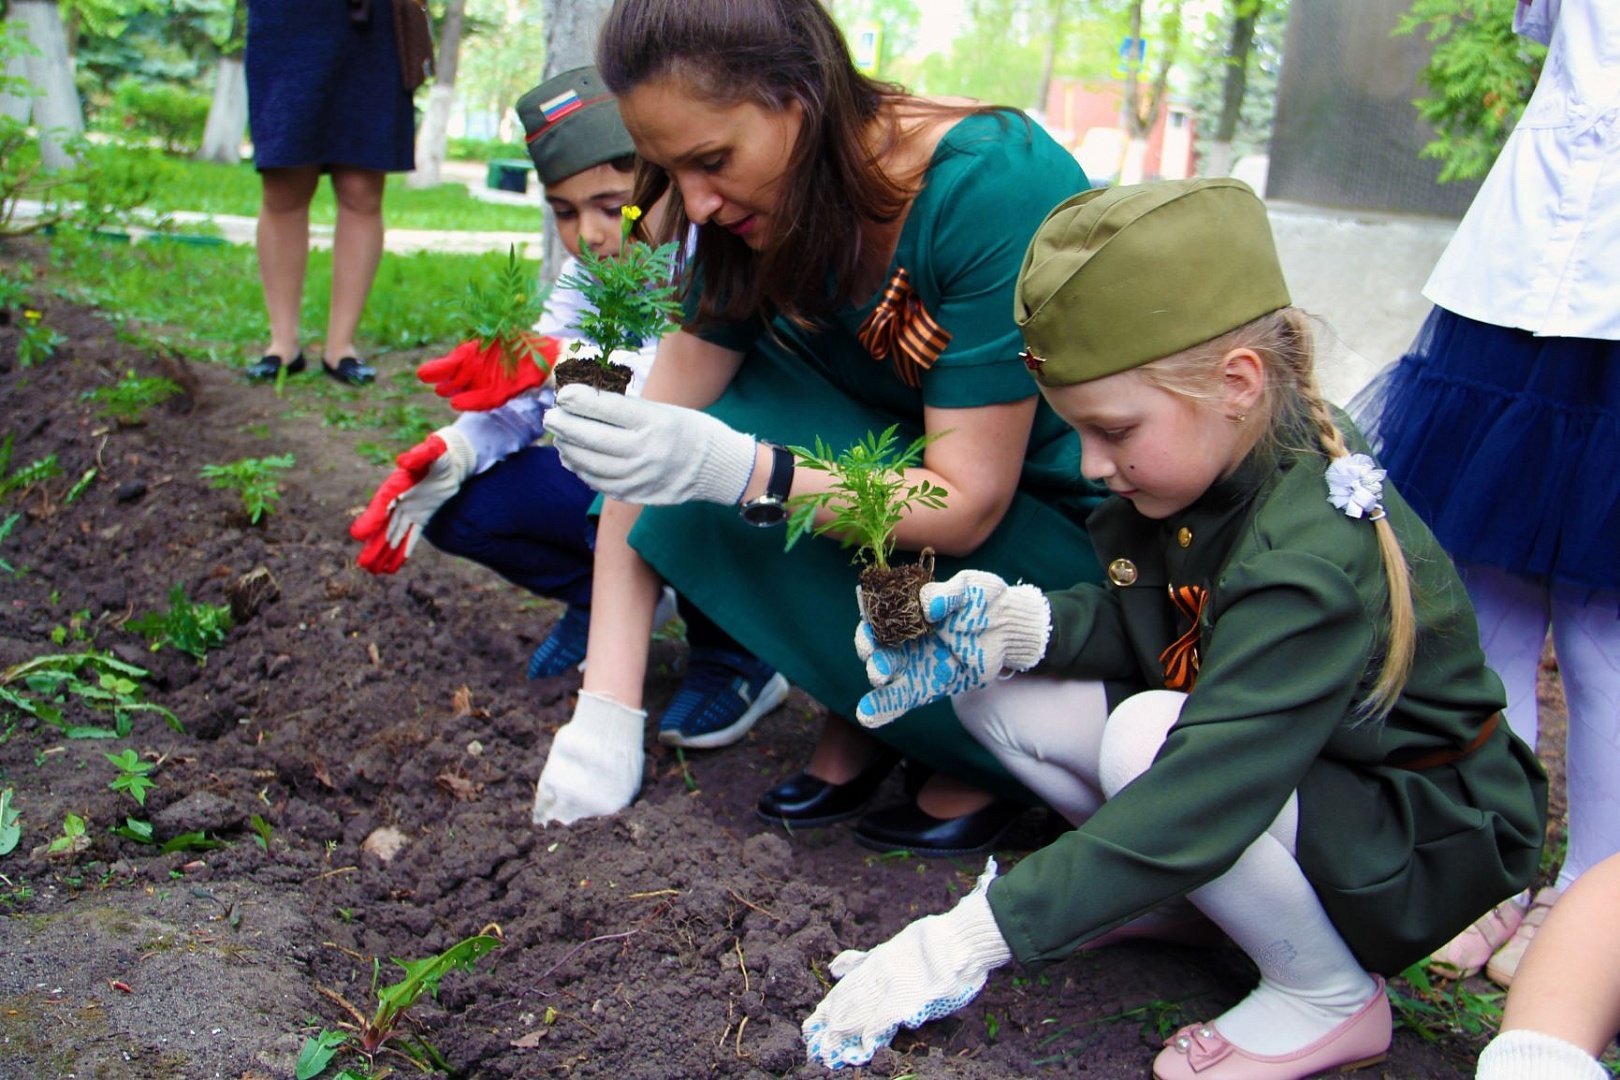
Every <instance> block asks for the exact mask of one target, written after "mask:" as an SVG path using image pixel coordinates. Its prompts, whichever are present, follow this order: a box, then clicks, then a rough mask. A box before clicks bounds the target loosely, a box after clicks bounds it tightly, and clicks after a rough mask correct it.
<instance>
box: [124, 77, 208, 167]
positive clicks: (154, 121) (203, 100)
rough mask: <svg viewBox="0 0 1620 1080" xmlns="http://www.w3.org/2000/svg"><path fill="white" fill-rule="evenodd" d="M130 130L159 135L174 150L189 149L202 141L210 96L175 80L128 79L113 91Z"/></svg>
mask: <svg viewBox="0 0 1620 1080" xmlns="http://www.w3.org/2000/svg"><path fill="white" fill-rule="evenodd" d="M113 101H114V107H115V108H116V109H117V110H118V112H119V113H120V114H121V116H122V119H123V124H124V128H125V130H126V131H129V132H132V133H135V134H139V135H147V136H151V137H153V138H156V139H158V140H159V141H160V142H161V143H162V144H163V149H164V150H166V151H168V152H169V153H171V154H178V153H189V152H190V151H192V150H195V149H196V148H197V147H198V146H199V145H200V144H201V143H202V135H203V127H204V126H205V125H206V124H207V123H208V106H209V100H208V96H207V95H206V94H198V93H195V92H193V91H191V90H187V89H185V88H183V87H179V86H175V85H173V84H172V83H142V82H140V81H139V80H137V79H125V80H124V81H123V82H121V83H119V84H118V88H117V90H115V91H114V93H113Z"/></svg>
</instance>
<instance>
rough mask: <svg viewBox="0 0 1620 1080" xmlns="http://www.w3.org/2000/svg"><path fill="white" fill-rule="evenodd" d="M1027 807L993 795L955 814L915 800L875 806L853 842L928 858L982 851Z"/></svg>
mask: <svg viewBox="0 0 1620 1080" xmlns="http://www.w3.org/2000/svg"><path fill="white" fill-rule="evenodd" d="M1025 809H1026V807H1025V806H1024V805H1023V804H1022V803H1018V802H1014V801H1013V800H1011V799H996V800H995V801H993V802H991V803H990V804H989V805H987V806H985V807H983V808H982V809H979V810H975V811H973V812H972V813H971V814H963V815H962V816H961V817H955V818H937V817H935V816H934V815H932V814H930V813H928V812H927V811H925V810H923V809H922V807H920V806H918V805H917V804H916V803H914V802H909V803H902V804H901V805H899V806H891V807H889V808H888V809H886V810H874V811H872V813H870V814H867V815H866V816H865V817H863V818H861V820H860V824H858V825H856V826H855V842H856V843H857V844H860V845H861V846H862V847H869V848H871V849H872V850H874V851H905V852H909V853H911V854H912V855H921V856H923V857H924V858H930V859H946V858H955V857H957V856H962V855H982V854H983V853H984V852H986V851H989V850H990V849H992V848H994V847H995V846H996V842H997V841H998V840H1000V839H1001V837H1002V834H1003V833H1005V832H1006V831H1007V830H1008V829H1009V828H1010V827H1011V826H1012V823H1013V822H1014V821H1017V820H1018V818H1019V816H1020V815H1022V814H1023V812H1024V810H1025Z"/></svg>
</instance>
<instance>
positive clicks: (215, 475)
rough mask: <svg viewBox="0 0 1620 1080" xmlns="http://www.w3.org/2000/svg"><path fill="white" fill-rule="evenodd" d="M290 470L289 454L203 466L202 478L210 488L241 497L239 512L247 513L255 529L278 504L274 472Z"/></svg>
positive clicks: (278, 493) (291, 462) (278, 492)
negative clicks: (234, 493)
mask: <svg viewBox="0 0 1620 1080" xmlns="http://www.w3.org/2000/svg"><path fill="white" fill-rule="evenodd" d="M292 467H293V456H292V455H291V454H277V455H275V456H272V457H263V458H242V459H241V460H239V461H233V462H231V463H230V464H228V465H204V466H203V467H202V478H203V479H204V480H207V481H208V483H209V486H210V487H215V488H220V489H222V490H225V491H234V492H236V493H237V494H238V495H239V496H241V499H242V509H243V510H244V511H246V512H247V516H248V521H250V522H252V523H253V524H255V525H257V524H258V523H259V519H260V518H262V517H264V515H265V514H268V513H269V512H270V510H271V508H273V507H274V506H275V505H276V503H278V502H280V501H281V488H280V487H278V486H277V484H276V477H275V474H276V472H277V471H279V470H282V469H290V468H292Z"/></svg>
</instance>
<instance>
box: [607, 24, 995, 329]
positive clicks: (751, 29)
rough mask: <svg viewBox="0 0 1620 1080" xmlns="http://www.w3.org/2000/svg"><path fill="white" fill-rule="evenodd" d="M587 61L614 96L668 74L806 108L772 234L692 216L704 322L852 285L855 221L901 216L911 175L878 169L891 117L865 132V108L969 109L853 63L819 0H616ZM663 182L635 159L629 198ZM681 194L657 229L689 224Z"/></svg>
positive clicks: (857, 238) (747, 98) (802, 314)
mask: <svg viewBox="0 0 1620 1080" xmlns="http://www.w3.org/2000/svg"><path fill="white" fill-rule="evenodd" d="M596 63H597V67H598V69H600V71H601V72H602V80H603V82H605V83H606V84H607V86H608V88H609V89H610V90H612V91H613V92H614V93H615V94H617V95H620V96H623V95H625V94H627V93H630V92H631V91H633V90H635V89H636V88H637V87H639V86H641V85H642V84H643V83H645V82H647V81H648V80H650V79H654V78H659V77H663V76H673V77H674V78H676V79H678V80H679V81H680V82H681V83H682V84H683V86H684V87H686V88H687V89H688V90H690V91H691V92H692V93H694V94H696V95H698V96H699V97H701V98H702V99H703V100H705V101H707V102H709V103H711V104H714V105H718V106H729V105H735V104H739V103H742V102H751V103H753V104H756V105H759V106H760V107H762V108H765V109H768V110H772V111H778V110H782V109H785V108H787V106H788V105H789V103H790V102H797V103H798V105H799V107H800V108H801V109H802V110H803V118H804V120H803V126H802V128H801V129H800V134H799V140H798V145H796V146H795V147H794V148H793V153H792V155H791V158H790V160H789V163H788V166H787V174H786V182H785V183H784V184H783V186H782V196H781V198H782V202H781V205H779V206H778V207H776V208H775V211H774V213H773V218H774V219H775V220H776V221H777V222H779V223H780V224H779V226H778V227H779V229H780V230H781V232H779V233H778V234H777V235H774V236H772V237H771V242H770V246H769V248H767V249H766V250H763V251H758V252H756V251H753V250H751V249H750V248H749V247H748V246H747V245H746V244H744V243H743V242H742V240H740V239H738V238H737V237H735V236H733V235H731V234H730V233H728V232H726V231H725V230H724V229H720V228H701V229H699V230H698V241H697V250H696V256H695V258H696V262H697V264H698V265H700V266H701V267H702V268H703V291H702V296H701V299H700V301H699V305H698V308H697V311H696V318H695V320H694V322H696V323H699V324H701V323H703V322H705V321H709V320H726V321H734V320H740V319H746V318H751V317H753V316H756V315H760V314H762V313H767V312H771V313H780V314H783V315H786V316H787V317H789V318H791V319H793V320H795V321H796V322H800V323H806V322H808V321H810V320H813V319H814V318H815V317H816V316H818V315H822V314H825V313H826V312H828V311H829V310H831V309H832V308H833V307H834V306H835V305H836V304H837V303H838V302H840V301H841V300H844V299H848V298H849V294H850V291H851V288H852V283H853V281H854V280H855V278H856V276H857V273H858V272H859V271H860V270H861V269H862V268H863V266H864V263H863V259H865V258H870V253H869V252H866V251H863V249H862V235H863V233H862V227H863V225H865V224H868V223H878V224H883V223H892V222H894V221H896V220H897V219H898V218H899V217H900V216H901V214H903V213H904V212H905V209H906V206H907V204H908V203H909V202H910V200H911V197H912V196H913V195H914V194H915V193H916V184H917V181H918V178H917V177H913V176H894V175H891V174H890V173H888V172H886V171H885V170H884V168H883V161H884V158H885V156H886V155H887V153H888V151H889V150H890V149H892V148H893V146H894V145H895V143H896V141H897V140H898V138H899V132H898V127H897V126H891V128H890V130H889V131H888V133H887V134H886V135H885V136H884V137H883V138H882V139H881V140H880V141H879V144H878V145H875V146H874V145H872V143H871V141H870V135H871V130H872V121H873V120H874V119H875V118H877V117H878V116H879V115H880V114H881V113H882V112H883V110H884V106H885V105H886V104H889V103H897V104H901V105H903V106H904V109H903V110H891V114H892V113H893V112H894V111H905V112H916V113H917V114H919V115H926V114H928V113H930V112H933V111H936V110H937V111H940V112H941V113H945V112H953V111H955V112H963V113H964V114H965V113H968V112H973V111H976V110H974V109H967V110H956V109H950V108H949V107H941V106H933V105H930V104H929V103H928V102H924V101H921V100H920V99H917V98H912V97H909V96H908V95H907V94H906V92H905V91H904V89H902V88H901V87H899V86H896V85H894V84H892V83H885V82H879V81H877V80H875V79H870V78H868V77H867V76H865V75H863V74H861V72H860V71H859V70H857V69H856V67H855V65H854V63H853V62H852V61H851V59H850V56H849V49H848V46H847V45H846V44H845V42H844V37H843V34H842V33H841V32H840V31H839V29H838V25H837V24H836V23H835V22H833V20H832V17H831V16H830V15H829V14H828V13H827V11H826V9H825V8H823V7H822V6H821V4H820V3H819V2H818V0H615V3H614V5H613V7H612V9H611V10H610V11H609V12H608V15H607V19H606V21H605V22H604V24H603V26H602V36H601V38H600V39H599V41H598V43H597V56H596ZM670 186H671V184H670V179H669V176H668V174H666V173H665V172H664V171H663V170H662V169H660V168H658V167H656V166H653V165H650V164H648V163H646V162H642V164H641V166H640V168H639V170H638V172H637V176H636V193H635V198H636V203H637V204H638V205H640V206H650V205H652V203H653V202H654V201H656V200H657V199H658V198H660V197H662V196H663V195H664V193H665V192H667V191H669V189H670ZM679 196H680V193H679V192H678V191H676V192H674V193H672V198H671V201H670V212H669V213H668V214H666V215H665V221H664V226H663V230H662V235H661V236H659V237H658V238H657V239H659V240H670V239H674V238H676V237H680V236H684V235H685V234H686V231H687V228H688V226H689V225H690V223H691V221H690V219H689V218H688V217H687V215H686V208H685V207H684V206H683V205H682V204H681V201H680V197H679ZM682 276H683V277H686V275H682ZM688 280H689V279H688ZM829 284H830V286H831V287H830V288H829Z"/></svg>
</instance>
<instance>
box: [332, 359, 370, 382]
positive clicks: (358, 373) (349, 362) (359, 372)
mask: <svg viewBox="0 0 1620 1080" xmlns="http://www.w3.org/2000/svg"><path fill="white" fill-rule="evenodd" d="M321 367H322V368H323V369H324V370H325V371H326V373H327V374H328V375H330V376H332V378H334V379H336V380H337V381H338V382H340V383H343V384H344V385H346V386H364V385H366V383H368V382H371V381H372V380H373V379H375V378H376V377H377V369H376V368H374V367H372V366H371V365H370V364H363V363H361V362H360V359H359V357H355V356H345V357H344V358H343V359H341V360H339V361H338V362H337V367H332V366H331V365H330V364H327V363H325V362H324V361H323V362H322V363H321Z"/></svg>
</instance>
